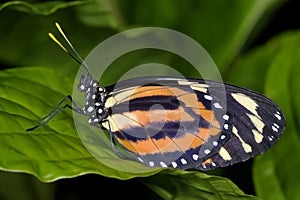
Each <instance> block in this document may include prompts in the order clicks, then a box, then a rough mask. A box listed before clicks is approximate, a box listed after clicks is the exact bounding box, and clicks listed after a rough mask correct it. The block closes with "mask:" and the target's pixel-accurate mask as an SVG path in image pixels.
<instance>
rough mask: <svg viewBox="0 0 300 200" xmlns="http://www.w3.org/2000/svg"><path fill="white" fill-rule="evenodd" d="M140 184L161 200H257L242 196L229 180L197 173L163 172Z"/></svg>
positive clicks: (252, 197) (143, 180)
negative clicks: (144, 185)
mask: <svg viewBox="0 0 300 200" xmlns="http://www.w3.org/2000/svg"><path fill="white" fill-rule="evenodd" d="M142 182H143V183H144V184H146V185H147V186H148V187H150V188H151V189H152V190H153V191H155V192H156V193H157V194H159V195H160V196H161V197H162V198H163V199H183V200H192V199H195V200H196V199H197V200H198V199H215V200H218V199H220V200H227V199H228V200H234V199H236V200H240V199H248V200H250V199H251V200H255V199H257V198H256V197H254V196H250V195H246V194H244V193H243V192H242V191H241V190H240V189H239V188H238V187H237V186H236V185H234V184H233V183H232V182H231V181H230V180H229V179H226V178H222V177H217V176H209V175H206V174H203V173H201V172H197V171H195V172H192V171H181V170H180V171H179V170H177V171H175V170H164V171H163V172H161V173H159V174H157V175H155V176H152V177H148V178H147V179H142Z"/></svg>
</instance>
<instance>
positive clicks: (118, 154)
mask: <svg viewBox="0 0 300 200" xmlns="http://www.w3.org/2000/svg"><path fill="white" fill-rule="evenodd" d="M104 122H107V124H108V129H109V130H108V131H109V139H110V144H111V149H112V150H113V152H114V154H116V155H117V156H118V157H119V158H123V156H122V154H121V153H120V151H119V150H118V148H117V146H116V140H115V138H114V136H113V134H112V132H111V127H110V123H109V121H108V120H105V121H104Z"/></svg>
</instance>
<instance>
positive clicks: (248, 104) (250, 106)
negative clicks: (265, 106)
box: [231, 93, 259, 117]
mask: <svg viewBox="0 0 300 200" xmlns="http://www.w3.org/2000/svg"><path fill="white" fill-rule="evenodd" d="M231 96H232V97H233V98H234V99H235V100H236V101H237V102H238V103H239V104H241V105H242V106H244V107H245V108H246V109H247V110H249V111H250V112H251V113H253V114H254V115H256V116H258V117H259V115H258V113H257V111H256V108H257V107H258V105H257V103H256V102H255V101H254V100H253V99H251V98H250V97H248V96H246V95H244V94H242V93H232V94H231Z"/></svg>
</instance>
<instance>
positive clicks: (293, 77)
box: [253, 32, 300, 200]
mask: <svg viewBox="0 0 300 200" xmlns="http://www.w3.org/2000/svg"><path fill="white" fill-rule="evenodd" d="M270 43H271V44H272V46H274V48H275V49H277V51H275V52H274V51H273V54H272V59H271V60H270V67H269V69H268V71H267V77H266V83H265V93H266V95H267V96H269V97H270V98H272V99H273V100H274V101H275V102H277V103H278V105H279V106H280V107H281V108H282V110H283V113H284V114H285V117H286V121H287V127H286V130H285V131H284V134H283V136H282V138H281V139H280V140H279V142H278V144H276V145H275V146H274V148H272V149H271V150H270V151H269V152H267V153H265V154H264V155H262V156H260V157H258V158H257V159H256V160H255V163H254V168H253V177H254V183H255V189H256V192H257V194H258V196H259V197H261V198H262V199H266V200H267V199H270V200H271V199H272V200H274V199H278V200H282V199H299V198H300V191H299V187H298V182H299V179H300V172H299V170H297V169H298V167H299V166H300V143H299V131H298V130H299V128H298V127H299V120H298V119H299V111H300V106H299V100H300V95H299V92H298V91H299V89H300V82H299V78H300V76H299V74H300V73H299V65H300V57H299V55H300V48H299V45H298V44H299V43H300V33H299V32H290V33H285V34H283V35H281V36H279V37H276V38H274V39H273V40H272V41H271V42H270ZM265 50H266V51H268V50H270V49H268V47H267V46H266V47H265ZM266 59H270V57H266ZM258 67H259V66H258ZM270 191H272V192H270Z"/></svg>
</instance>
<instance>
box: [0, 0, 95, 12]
mask: <svg viewBox="0 0 300 200" xmlns="http://www.w3.org/2000/svg"><path fill="white" fill-rule="evenodd" d="M91 2H93V1H71V2H63V1H47V2H43V3H35V4H31V3H28V2H26V1H8V2H6V3H3V4H1V5H0V11H1V10H3V9H14V10H17V11H19V12H25V13H30V14H38V15H50V14H53V13H54V12H56V11H58V10H59V9H64V8H67V7H71V6H78V5H84V4H88V3H91Z"/></svg>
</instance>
